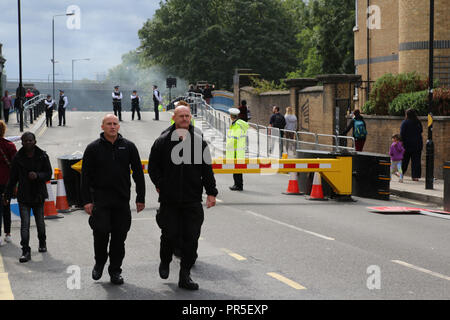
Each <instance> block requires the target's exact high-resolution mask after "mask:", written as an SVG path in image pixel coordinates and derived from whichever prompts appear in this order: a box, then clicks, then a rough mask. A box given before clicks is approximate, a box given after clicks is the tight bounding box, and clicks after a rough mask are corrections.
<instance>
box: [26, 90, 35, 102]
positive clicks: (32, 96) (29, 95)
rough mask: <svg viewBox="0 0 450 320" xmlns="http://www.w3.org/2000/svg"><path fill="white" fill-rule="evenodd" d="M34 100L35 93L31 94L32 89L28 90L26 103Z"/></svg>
mask: <svg viewBox="0 0 450 320" xmlns="http://www.w3.org/2000/svg"><path fill="white" fill-rule="evenodd" d="M33 98H34V93H33V92H31V89H27V93H26V94H25V99H26V101H28V100H31V99H33Z"/></svg>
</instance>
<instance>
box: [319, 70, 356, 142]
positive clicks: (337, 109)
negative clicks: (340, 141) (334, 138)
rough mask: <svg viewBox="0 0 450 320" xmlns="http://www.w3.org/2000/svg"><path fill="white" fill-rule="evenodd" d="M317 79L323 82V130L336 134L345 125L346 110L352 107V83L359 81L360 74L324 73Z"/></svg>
mask: <svg viewBox="0 0 450 320" xmlns="http://www.w3.org/2000/svg"><path fill="white" fill-rule="evenodd" d="M317 79H318V80H319V82H321V83H322V84H323V118H322V120H323V122H324V132H326V133H328V134H332V135H337V134H339V133H340V132H342V131H343V130H344V129H345V128H346V126H347V118H346V116H347V111H349V110H352V109H353V107H352V106H353V91H354V85H355V84H356V83H357V82H359V81H361V76H360V75H355V74H326V75H319V76H317Z"/></svg>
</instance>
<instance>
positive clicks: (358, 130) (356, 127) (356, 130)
mask: <svg viewBox="0 0 450 320" xmlns="http://www.w3.org/2000/svg"><path fill="white" fill-rule="evenodd" d="M353 136H354V137H355V139H364V138H365V137H366V136H367V129H366V126H365V125H364V122H363V121H362V120H356V119H355V123H354V124H353Z"/></svg>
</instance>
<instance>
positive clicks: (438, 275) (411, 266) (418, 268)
mask: <svg viewBox="0 0 450 320" xmlns="http://www.w3.org/2000/svg"><path fill="white" fill-rule="evenodd" d="M391 261H392V262H394V263H397V264H399V265H402V266H405V267H408V268H411V269H414V270H417V271H420V272H424V273H426V274H429V275H431V276H434V277H438V278H441V279H444V280H447V281H450V277H449V276H446V275H443V274H440V273H437V272H434V271H431V270H428V269H424V268H421V267H417V266H415V265H412V264H410V263H407V262H404V261H400V260H391Z"/></svg>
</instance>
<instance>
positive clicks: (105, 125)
mask: <svg viewBox="0 0 450 320" xmlns="http://www.w3.org/2000/svg"><path fill="white" fill-rule="evenodd" d="M102 129H103V133H101V134H100V138H99V139H97V140H95V141H94V142H92V143H90V144H89V145H88V146H87V148H86V150H85V152H84V156H83V166H82V176H81V193H82V197H83V205H84V210H85V211H86V212H87V213H88V214H89V215H90V217H89V225H90V226H91V228H92V230H93V235H94V251H95V266H94V268H93V270H92V278H93V279H94V280H99V279H100V278H101V276H102V273H103V268H104V266H105V264H106V261H107V260H108V243H109V263H110V264H109V267H108V273H109V275H110V277H111V282H112V283H113V284H122V283H123V278H122V276H121V273H122V269H121V266H122V261H123V258H124V257H125V239H126V238H127V233H128V231H129V230H130V227H131V211H130V188H131V179H130V169H131V170H132V171H133V180H134V182H135V183H136V193H137V196H136V209H137V212H141V211H142V210H144V208H145V180H144V171H143V170H142V163H141V159H140V157H139V152H138V150H137V148H136V146H135V145H134V143H133V142H131V141H129V140H127V139H125V138H123V137H122V136H121V135H120V134H119V129H120V125H119V119H118V118H117V117H116V116H114V115H112V114H108V115H106V116H105V117H104V118H103V122H102ZM110 236H111V241H109V238H110Z"/></svg>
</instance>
